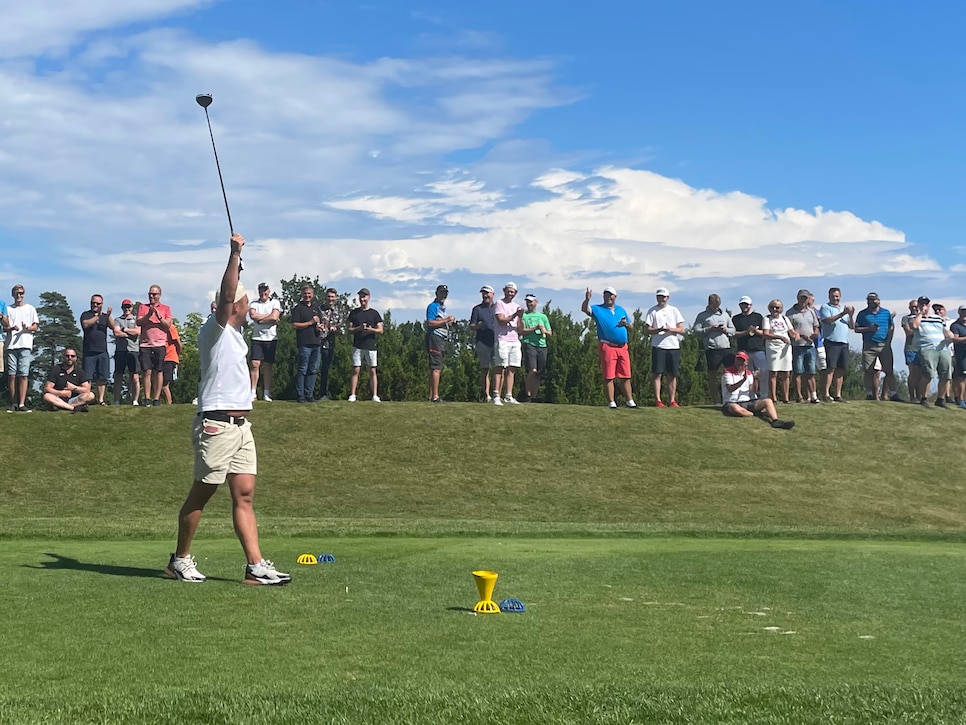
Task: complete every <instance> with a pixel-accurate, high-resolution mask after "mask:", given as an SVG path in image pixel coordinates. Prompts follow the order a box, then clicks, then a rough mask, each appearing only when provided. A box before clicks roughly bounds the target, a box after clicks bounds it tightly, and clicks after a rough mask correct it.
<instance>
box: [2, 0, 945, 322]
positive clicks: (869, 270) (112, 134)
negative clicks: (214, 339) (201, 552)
mask: <svg viewBox="0 0 966 725" xmlns="http://www.w3.org/2000/svg"><path fill="white" fill-rule="evenodd" d="M204 4H205V2H200V1H194V2H192V1H190V0H182V1H177V0H170V1H169V2H161V0H153V1H151V0H132V2H129V3H126V4H121V5H118V4H116V3H107V2H104V1H103V0H92V1H91V2H88V3H81V4H77V5H76V7H75V6H74V5H70V4H66V3H54V2H49V1H47V2H37V3H34V4H32V5H31V6H29V7H27V8H25V9H24V10H23V12H21V9H20V8H19V6H20V3H17V6H18V7H17V9H16V12H14V8H13V4H12V3H10V2H4V0H0V13H2V14H3V16H4V17H5V24H4V25H3V27H2V29H0V49H2V50H0V119H3V120H2V121H0V218H2V219H3V225H4V227H5V229H6V230H7V233H8V236H9V237H10V238H11V239H15V240H16V241H17V244H16V245H13V244H12V245H11V246H14V247H15V249H14V250H13V251H12V252H11V253H10V254H9V255H7V257H6V259H5V260H4V262H3V267H0V278H2V279H0V287H2V286H3V283H5V282H7V281H11V280H12V279H18V280H24V281H26V282H27V283H28V287H29V288H32V289H34V290H39V289H59V290H61V291H63V292H65V293H67V294H68V296H75V295H76V296H77V297H78V298H81V299H84V298H86V296H87V295H88V294H89V292H90V289H91V288H92V287H93V288H97V289H100V290H102V292H103V293H104V294H106V295H108V296H111V295H117V296H120V295H122V294H123V295H124V296H132V295H133V296H137V295H138V294H141V295H143V293H144V291H146V289H147V287H148V285H150V284H152V283H156V282H160V283H161V284H162V285H163V286H164V288H165V297H166V299H167V300H168V301H169V302H170V303H172V304H175V305H176V309H178V307H177V305H180V306H181V307H182V308H183V311H187V310H189V309H197V310H201V309H204V308H205V307H206V299H207V297H206V295H207V291H208V290H210V289H211V287H212V286H213V280H212V276H213V275H216V276H217V275H218V274H220V271H221V269H222V268H223V265H224V261H225V260H224V257H225V250H224V242H225V239H224V238H225V237H226V236H227V222H226V220H225V218H224V208H223V203H222V199H221V191H220V187H219V186H218V179H217V175H216V172H215V168H214V159H213V157H212V154H211V145H210V141H209V138H208V134H207V127H206V125H205V121H204V113H203V112H202V110H201V109H200V108H199V107H198V106H197V105H196V104H195V103H194V100H193V98H194V95H195V94H196V93H198V92H212V93H213V94H214V98H215V102H214V104H213V105H212V107H211V108H210V109H209V111H210V114H211V120H212V125H213V129H214V133H215V139H216V142H217V144H218V151H219V156H220V158H221V163H222V169H223V171H224V174H225V183H226V189H227V192H228V197H229V201H230V203H231V207H232V216H233V219H234V222H235V226H236V228H238V229H240V230H241V231H243V232H244V233H245V234H246V235H247V236H248V237H249V245H248V246H246V254H245V260H246V268H247V269H248V270H249V272H247V273H246V274H250V275H252V276H255V277H257V278H258V279H259V280H261V279H267V280H270V281H274V280H277V279H280V278H288V277H291V276H292V275H293V274H308V275H309V276H315V275H316V274H318V275H320V277H322V278H323V279H324V280H327V281H333V282H337V283H338V284H339V285H340V287H343V288H345V289H349V290H353V289H357V288H358V286H359V284H360V280H365V282H366V283H367V285H369V286H371V287H373V290H374V292H376V297H378V298H380V299H381V302H380V305H381V306H382V309H385V308H386V307H387V306H388V307H393V308H394V309H399V310H401V311H402V312H403V314H406V312H407V311H409V312H417V313H418V312H421V310H422V309H423V308H424V306H425V304H426V301H427V300H426V299H425V298H426V297H427V296H431V290H432V288H433V286H435V283H436V281H440V280H441V279H442V278H444V277H445V278H447V279H448V280H453V281H455V282H456V284H454V283H453V281H451V282H450V284H451V287H452V288H453V298H452V301H451V304H453V305H457V304H459V303H460V302H461V301H464V300H462V298H461V291H460V289H459V284H458V281H459V280H460V279H461V278H466V279H468V280H469V278H470V277H474V276H486V277H488V278H490V281H493V282H499V283H502V281H504V280H505V279H506V278H509V277H514V278H516V280H517V281H518V282H519V283H520V284H521V285H527V286H532V287H535V288H541V289H543V290H547V291H550V292H551V293H553V294H555V295H556V296H557V297H558V298H560V299H561V300H563V299H568V300H569V299H573V300H576V301H577V302H576V304H579V299H580V296H581V294H580V293H581V290H582V289H583V288H584V287H585V286H591V287H593V288H595V289H600V288H601V287H602V286H604V285H605V284H611V283H614V284H616V285H617V286H618V287H619V288H620V289H621V290H626V292H624V291H622V301H624V300H626V299H628V298H631V299H633V297H632V295H633V294H634V292H633V291H634V290H638V291H639V290H652V289H653V288H655V287H656V286H658V285H659V284H665V285H667V286H670V287H671V288H672V290H674V292H675V294H676V295H679V294H680V296H681V297H686V296H687V295H692V296H703V295H706V294H707V291H708V289H718V290H721V291H722V292H725V291H727V290H730V289H732V288H734V287H735V285H736V284H737V282H736V280H741V279H748V278H754V279H756V280H772V281H773V280H788V284H789V285H795V284H796V282H797V281H798V280H817V279H818V278H822V277H826V276H836V275H843V274H850V275H858V277H859V278H860V279H861V278H862V277H863V276H876V275H890V274H896V273H901V274H905V275H912V276H916V275H921V276H922V279H926V278H927V276H928V278H929V279H930V280H932V283H933V284H936V285H942V284H945V282H943V281H942V280H943V277H944V275H945V276H947V277H948V273H946V272H944V271H943V270H942V269H941V267H940V265H939V264H938V263H937V262H936V261H934V260H932V259H930V258H929V257H928V256H925V255H923V254H922V252H921V250H916V249H914V248H913V247H912V246H911V245H909V244H908V243H907V242H906V240H905V237H904V235H903V233H902V232H901V231H899V230H896V229H892V228H890V227H888V226H887V225H886V224H883V223H880V222H878V221H869V220H863V219H861V218H859V217H858V216H856V215H855V214H853V213H851V212H848V211H827V210H825V209H822V208H816V209H811V210H804V209H773V208H770V207H769V206H768V204H767V201H766V200H765V199H762V198H760V197H757V196H752V195H749V194H745V193H742V192H740V191H730V192H718V191H716V190H713V189H699V188H695V187H692V186H690V185H689V184H687V183H686V182H685V181H683V180H680V179H672V178H668V177H665V176H662V175H660V174H657V173H653V172H650V171H646V170H641V169H636V168H628V166H627V165H618V164H612V165H598V168H596V169H594V170H593V171H587V168H588V164H587V163H586V161H585V159H582V158H580V157H578V156H576V155H571V156H568V157H564V156H561V155H559V154H557V153H555V152H554V151H553V149H552V148H551V147H550V146H549V145H548V144H547V143H545V142H543V141H541V140H540V139H519V138H515V137H514V133H515V132H516V129H517V127H518V125H519V124H520V122H521V121H523V120H526V119H527V118H529V117H531V116H532V115H533V114H534V113H537V112H540V111H542V110H545V109H551V108H553V107H556V106H560V105H562V104H567V103H570V102H573V101H574V100H576V99H577V98H578V94H576V93H575V92H573V91H570V90H567V89H562V88H560V87H558V84H557V83H556V81H555V79H554V65H553V63H552V62H551V61H548V60H545V59H513V58H501V57H496V58H493V57H489V58H471V57H462V56H454V55H441V56H439V57H426V58H381V59H378V60H374V61H371V62H351V61H349V60H345V59H342V58H332V57H319V56H310V55H305V54H298V53H277V52H270V51H268V50H266V49H265V48H263V47H261V46H259V45H258V44H256V43H254V42H251V41H248V40H237V41H233V42H221V43H209V42H206V41H204V40H202V39H199V38H196V37H193V36H190V35H189V34H187V33H185V32H184V31H181V30H177V29H154V30H149V31H147V32H141V33H138V34H135V35H130V34H129V35H124V34H122V33H119V32H117V31H111V32H106V30H109V29H112V28H118V27H121V26H124V25H126V24H129V23H133V22H136V21H143V20H148V19H151V18H154V17H160V16H165V15H168V14H170V13H173V12H186V11H190V10H191V9H193V8H197V7H200V6H203V5H204ZM61 6H63V7H64V8H67V9H66V10H64V11H63V12H58V9H60V8H61ZM4 11H6V12H4ZM8 20H9V22H8ZM95 31H101V32H95ZM35 35H39V36H43V37H39V38H35V37H32V36H35ZM487 45H488V46H489V47H493V46H494V45H495V44H494V43H487ZM68 49H69V50H70V52H69V53H67V52H66V51H67V50H68ZM56 52H60V53H65V55H63V56H62V57H61V58H60V66H61V67H60V68H59V69H58V70H57V71H56V72H47V73H44V74H39V73H38V72H37V71H36V69H35V68H34V66H33V64H32V63H31V62H29V59H30V58H36V57H38V56H40V55H42V54H51V53H56ZM488 145H492V150H491V151H490V152H489V153H488V154H487V155H486V156H485V157H484V158H482V159H481V160H479V161H477V162H474V163H466V164H454V163H453V162H452V161H450V160H449V159H450V158H451V156H450V155H451V154H453V152H457V151H461V150H465V149H475V148H480V147H484V146H488ZM212 238H216V239H218V240H219V241H218V242H217V243H212V242H211V241H210V240H211V239H212ZM206 240H209V241H206ZM38 262H42V265H41V264H39V263H38ZM468 284H469V285H470V289H475V288H476V287H477V285H478V281H477V280H476V279H475V277H474V279H472V280H469V281H468ZM761 285H762V287H764V286H765V283H764V282H762V283H761ZM796 286H797V285H796ZM861 286H865V283H864V282H863V283H862V285H861ZM880 291H882V290H880ZM699 293H700V294H699ZM640 294H641V295H643V297H644V298H646V297H647V296H648V295H649V294H650V293H649V292H648V293H640ZM549 296H551V295H550V294H547V295H543V297H549ZM470 297H472V299H466V300H465V302H466V303H467V304H468V303H470V302H475V294H474V295H471V296H470ZM576 304H575V305H573V306H576ZM182 314H183V313H182Z"/></svg>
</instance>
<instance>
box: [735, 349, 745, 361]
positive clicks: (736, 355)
mask: <svg viewBox="0 0 966 725" xmlns="http://www.w3.org/2000/svg"><path fill="white" fill-rule="evenodd" d="M735 357H736V358H739V357H740V358H741V359H742V360H747V359H748V353H746V352H745V351H744V350H739V351H738V352H736V353H735Z"/></svg>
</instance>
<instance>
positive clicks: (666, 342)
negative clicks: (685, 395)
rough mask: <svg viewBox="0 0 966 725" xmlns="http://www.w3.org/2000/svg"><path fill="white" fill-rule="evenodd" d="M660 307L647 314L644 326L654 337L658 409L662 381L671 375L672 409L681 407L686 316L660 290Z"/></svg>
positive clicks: (657, 306)
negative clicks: (679, 393) (679, 388)
mask: <svg viewBox="0 0 966 725" xmlns="http://www.w3.org/2000/svg"><path fill="white" fill-rule="evenodd" d="M654 296H655V297H656V298H657V304H656V305H654V306H653V307H652V308H651V309H649V310H648V311H647V314H646V315H645V316H644V322H645V323H646V324H647V334H649V335H650V336H651V377H652V379H653V382H654V399H655V400H656V401H657V403H656V405H657V407H658V408H664V407H666V406H665V405H664V403H662V402H661V380H662V378H663V377H664V375H667V392H668V397H669V398H670V400H669V402H668V405H669V406H671V407H672V408H677V407H678V401H677V394H678V370H679V369H680V367H681V338H682V337H684V316H683V315H681V311H680V310H679V309H678V308H677V307H674V306H672V305H669V304H668V300H669V299H670V298H671V293H670V292H669V291H668V290H667V288H666V287H659V288H658V290H657V291H656V292H655V293H654Z"/></svg>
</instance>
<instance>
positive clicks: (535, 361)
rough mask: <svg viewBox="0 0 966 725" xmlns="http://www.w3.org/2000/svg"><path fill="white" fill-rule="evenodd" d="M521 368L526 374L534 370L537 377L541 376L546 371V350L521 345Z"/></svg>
mask: <svg viewBox="0 0 966 725" xmlns="http://www.w3.org/2000/svg"><path fill="white" fill-rule="evenodd" d="M523 366H524V367H525V368H526V370H527V372H528V373H532V372H533V371H534V370H536V371H537V375H543V374H544V372H546V370H547V348H545V347H537V346H536V345H528V344H527V343H523Z"/></svg>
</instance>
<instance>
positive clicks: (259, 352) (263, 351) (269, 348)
mask: <svg viewBox="0 0 966 725" xmlns="http://www.w3.org/2000/svg"><path fill="white" fill-rule="evenodd" d="M277 347H278V340H252V360H261V361H263V362H267V363H268V364H269V365H274V364H275V349H276V348H277Z"/></svg>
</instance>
